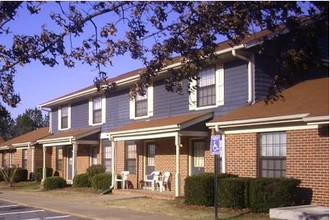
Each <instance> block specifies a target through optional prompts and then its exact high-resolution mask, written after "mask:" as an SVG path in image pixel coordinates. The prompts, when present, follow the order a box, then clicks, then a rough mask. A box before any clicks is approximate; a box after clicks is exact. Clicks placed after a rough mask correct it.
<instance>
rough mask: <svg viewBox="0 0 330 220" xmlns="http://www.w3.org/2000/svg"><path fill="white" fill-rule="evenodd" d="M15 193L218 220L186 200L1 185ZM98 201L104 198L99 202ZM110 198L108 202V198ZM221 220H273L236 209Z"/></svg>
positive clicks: (211, 211)
mask: <svg viewBox="0 0 330 220" xmlns="http://www.w3.org/2000/svg"><path fill="white" fill-rule="evenodd" d="M5 189H7V190H15V191H25V192H29V193H33V194H35V193H38V194H39V195H40V196H47V197H50V198H61V199H74V200H79V199H84V200H86V199H91V200H93V199H96V200H95V201H97V204H98V205H102V206H109V207H113V208H120V209H131V210H135V211H139V212H144V213H152V214H160V215H167V216H170V217H177V218H183V219H185V218H186V219H192V220H206V219H207V220H208V219H214V217H215V213H214V208H213V207H200V206H188V205H185V204H184V202H183V199H176V200H161V199H153V198H131V199H120V200H117V199H111V198H115V196H114V195H112V194H108V195H106V197H105V196H104V195H103V196H101V195H100V193H99V192H97V191H95V190H92V189H91V188H73V187H71V186H70V187H66V188H63V189H57V190H51V191H43V190H40V189H41V187H40V183H37V182H32V181H31V182H21V183H14V185H13V187H11V188H10V187H8V185H7V184H6V183H4V182H0V190H5ZM97 198H102V199H101V200H97ZM106 198H108V199H106ZM218 218H219V219H233V220H241V219H242V220H243V219H244V220H253V219H256V220H269V219H270V218H269V216H268V214H255V213H250V212H249V211H248V210H232V209H222V208H221V209H219V210H218Z"/></svg>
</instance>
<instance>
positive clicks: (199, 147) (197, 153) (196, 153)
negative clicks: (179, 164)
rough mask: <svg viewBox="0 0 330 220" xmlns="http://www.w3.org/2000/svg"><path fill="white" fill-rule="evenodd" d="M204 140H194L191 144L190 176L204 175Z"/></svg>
mask: <svg viewBox="0 0 330 220" xmlns="http://www.w3.org/2000/svg"><path fill="white" fill-rule="evenodd" d="M204 153H205V142H204V140H200V141H198V140H196V141H193V142H192V160H191V163H192V164H191V174H192V175H198V174H201V173H204Z"/></svg>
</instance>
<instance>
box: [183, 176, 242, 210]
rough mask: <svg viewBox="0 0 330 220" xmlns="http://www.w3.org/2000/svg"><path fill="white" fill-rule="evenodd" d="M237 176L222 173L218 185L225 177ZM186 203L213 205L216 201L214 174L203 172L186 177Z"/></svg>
mask: <svg viewBox="0 0 330 220" xmlns="http://www.w3.org/2000/svg"><path fill="white" fill-rule="evenodd" d="M229 177H236V175H233V174H227V173H221V174H219V175H218V179H217V181H218V185H220V180H221V179H223V178H229ZM184 195H185V204H188V205H200V206H213V203H214V174H213V173H203V174H200V175H193V176H189V177H187V178H186V179H185V187H184Z"/></svg>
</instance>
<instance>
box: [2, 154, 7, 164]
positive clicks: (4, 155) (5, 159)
mask: <svg viewBox="0 0 330 220" xmlns="http://www.w3.org/2000/svg"><path fill="white" fill-rule="evenodd" d="M6 166H7V153H6V152H2V167H6Z"/></svg>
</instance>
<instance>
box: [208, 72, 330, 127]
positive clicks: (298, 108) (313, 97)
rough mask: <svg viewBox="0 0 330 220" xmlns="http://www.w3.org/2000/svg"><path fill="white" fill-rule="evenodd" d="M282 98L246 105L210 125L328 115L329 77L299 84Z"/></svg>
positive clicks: (288, 90)
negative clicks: (277, 117)
mask: <svg viewBox="0 0 330 220" xmlns="http://www.w3.org/2000/svg"><path fill="white" fill-rule="evenodd" d="M282 96H283V98H281V99H279V100H277V101H275V102H273V103H268V104H266V103H265V102H264V101H259V102H257V103H255V104H254V105H246V106H243V107H240V108H238V109H235V110H233V111H231V112H229V113H228V114H225V115H223V116H218V117H215V118H214V119H213V120H212V121H210V123H216V122H228V121H236V120H247V119H257V118H267V117H275V116H286V115H295V114H304V113H308V114H309V115H308V117H317V116H328V115H329V77H326V78H320V79H313V80H307V81H304V82H301V83H299V84H297V85H295V86H293V87H291V88H288V89H286V90H284V91H283V92H282Z"/></svg>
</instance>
